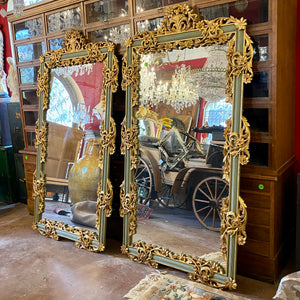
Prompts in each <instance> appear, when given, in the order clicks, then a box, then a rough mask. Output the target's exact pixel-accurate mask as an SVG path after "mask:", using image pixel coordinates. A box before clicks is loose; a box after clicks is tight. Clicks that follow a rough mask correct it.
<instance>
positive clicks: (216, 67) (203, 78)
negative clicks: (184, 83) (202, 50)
mask: <svg viewBox="0 0 300 300" xmlns="http://www.w3.org/2000/svg"><path fill="white" fill-rule="evenodd" d="M227 47H228V46H227V45H214V46H211V47H210V48H209V49H210V50H209V51H208V54H209V55H208V57H207V60H206V63H205V65H204V67H203V68H201V71H200V72H199V73H196V74H195V76H194V79H195V80H196V81H199V82H201V84H200V85H199V87H198V94H199V96H200V97H201V98H203V99H204V100H206V101H207V102H216V101H219V100H221V99H224V98H226V93H225V90H226V82H227V78H226V68H227V64H228V62H227V58H226V53H227Z"/></svg>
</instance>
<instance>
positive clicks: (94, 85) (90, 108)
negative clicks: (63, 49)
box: [43, 62, 105, 231]
mask: <svg viewBox="0 0 300 300" xmlns="http://www.w3.org/2000/svg"><path fill="white" fill-rule="evenodd" d="M102 73H103V63H100V62H97V63H94V64H86V65H80V66H69V67H58V68H54V69H52V70H51V73H50V76H51V77H50V80H51V82H50V103H49V109H48V111H47V115H46V120H47V123H48V148H47V161H46V163H45V173H46V176H47V177H46V178H47V186H46V189H47V195H46V198H45V212H44V213H43V218H46V219H51V220H56V221H62V222H64V223H66V224H69V225H74V226H78V225H80V226H84V227H88V228H89V229H90V230H92V231H96V203H97V189H98V184H99V181H100V179H101V174H100V168H99V167H98V164H99V146H100V130H99V128H100V125H101V123H103V120H104V117H105V115H104V110H103V109H102V111H101V108H103V107H105V104H103V103H102V101H101V89H102V87H101V85H100V84H99V81H100V82H101V81H102ZM82 210H83V211H84V213H83V212H82Z"/></svg>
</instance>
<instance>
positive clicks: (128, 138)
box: [121, 118, 139, 169]
mask: <svg viewBox="0 0 300 300" xmlns="http://www.w3.org/2000/svg"><path fill="white" fill-rule="evenodd" d="M138 130H139V128H138V125H137V120H136V119H135V118H131V127H130V128H126V118H124V120H123V122H122V130H121V138H122V142H121V154H123V155H124V154H125V152H126V150H131V151H130V161H131V164H130V166H131V169H136V168H137V165H138V162H139V157H138V151H137V145H138Z"/></svg>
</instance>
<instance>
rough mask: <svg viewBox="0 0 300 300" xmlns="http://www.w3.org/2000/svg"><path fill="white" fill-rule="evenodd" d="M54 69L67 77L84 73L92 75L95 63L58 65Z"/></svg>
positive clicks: (59, 74) (58, 73)
mask: <svg viewBox="0 0 300 300" xmlns="http://www.w3.org/2000/svg"><path fill="white" fill-rule="evenodd" d="M53 70H54V71H55V73H56V74H57V75H58V76H63V77H67V76H71V75H73V76H75V77H77V76H78V75H84V74H88V75H90V73H91V72H92V70H93V64H85V65H75V66H65V67H58V68H55V69H53Z"/></svg>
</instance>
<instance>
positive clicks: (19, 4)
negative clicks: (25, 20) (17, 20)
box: [0, 0, 24, 18]
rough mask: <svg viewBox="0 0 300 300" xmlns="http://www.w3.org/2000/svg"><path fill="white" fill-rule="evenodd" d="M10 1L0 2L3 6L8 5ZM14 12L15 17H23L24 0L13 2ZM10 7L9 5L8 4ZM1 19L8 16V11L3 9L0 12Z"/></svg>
mask: <svg viewBox="0 0 300 300" xmlns="http://www.w3.org/2000/svg"><path fill="white" fill-rule="evenodd" d="M7 2H8V0H2V1H0V4H1V5H5V4H7ZM12 2H13V12H14V16H15V17H20V16H22V15H23V8H24V0H13V1H12ZM8 5H9V4H8ZM0 15H1V17H3V18H4V17H6V16H7V11H6V10H5V9H4V8H3V7H2V8H1V10H0Z"/></svg>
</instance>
